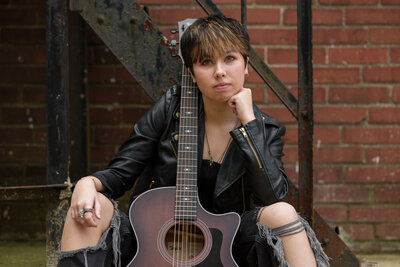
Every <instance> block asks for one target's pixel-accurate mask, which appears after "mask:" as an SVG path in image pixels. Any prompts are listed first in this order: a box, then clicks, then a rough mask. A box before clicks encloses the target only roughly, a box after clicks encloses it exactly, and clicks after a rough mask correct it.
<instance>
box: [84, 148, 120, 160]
mask: <svg viewBox="0 0 400 267" xmlns="http://www.w3.org/2000/svg"><path fill="white" fill-rule="evenodd" d="M116 152H117V147H110V146H95V147H93V146H92V147H90V160H91V162H92V164H93V163H98V162H106V163H107V162H109V161H110V160H111V158H112V157H113V156H114V155H115V153H116Z"/></svg>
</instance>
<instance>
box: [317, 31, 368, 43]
mask: <svg viewBox="0 0 400 267" xmlns="http://www.w3.org/2000/svg"><path fill="white" fill-rule="evenodd" d="M367 42H368V32H367V30H366V29H357V28H356V29H348V28H347V29H344V28H339V29H337V28H333V29H330V28H316V29H314V30H313V43H314V44H366V43H367Z"/></svg>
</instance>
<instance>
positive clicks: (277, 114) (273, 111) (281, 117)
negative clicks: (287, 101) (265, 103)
mask: <svg viewBox="0 0 400 267" xmlns="http://www.w3.org/2000/svg"><path fill="white" fill-rule="evenodd" d="M261 111H262V112H264V113H265V114H268V115H269V116H271V117H273V118H274V119H277V120H278V121H280V122H281V123H293V122H296V119H295V118H294V117H293V115H292V114H291V113H290V111H289V110H288V109H287V108H285V107H279V108H278V107H268V108H263V107H261Z"/></svg>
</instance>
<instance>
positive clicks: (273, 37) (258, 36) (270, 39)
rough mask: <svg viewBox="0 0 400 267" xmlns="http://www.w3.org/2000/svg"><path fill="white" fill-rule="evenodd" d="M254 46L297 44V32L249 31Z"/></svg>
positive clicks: (289, 30) (279, 30)
mask: <svg viewBox="0 0 400 267" xmlns="http://www.w3.org/2000/svg"><path fill="white" fill-rule="evenodd" d="M248 32H249V35H250V40H251V43H252V44H263V45H266V44H280V45H289V44H291V45H295V44H297V30H295V29H249V30H248Z"/></svg>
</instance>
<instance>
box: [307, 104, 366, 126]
mask: <svg viewBox="0 0 400 267" xmlns="http://www.w3.org/2000/svg"><path fill="white" fill-rule="evenodd" d="M365 119H366V110H365V108H348V107H317V108H315V110H314V121H315V122H316V123H353V124H356V123H361V122H363V121H364V120H365Z"/></svg>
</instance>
